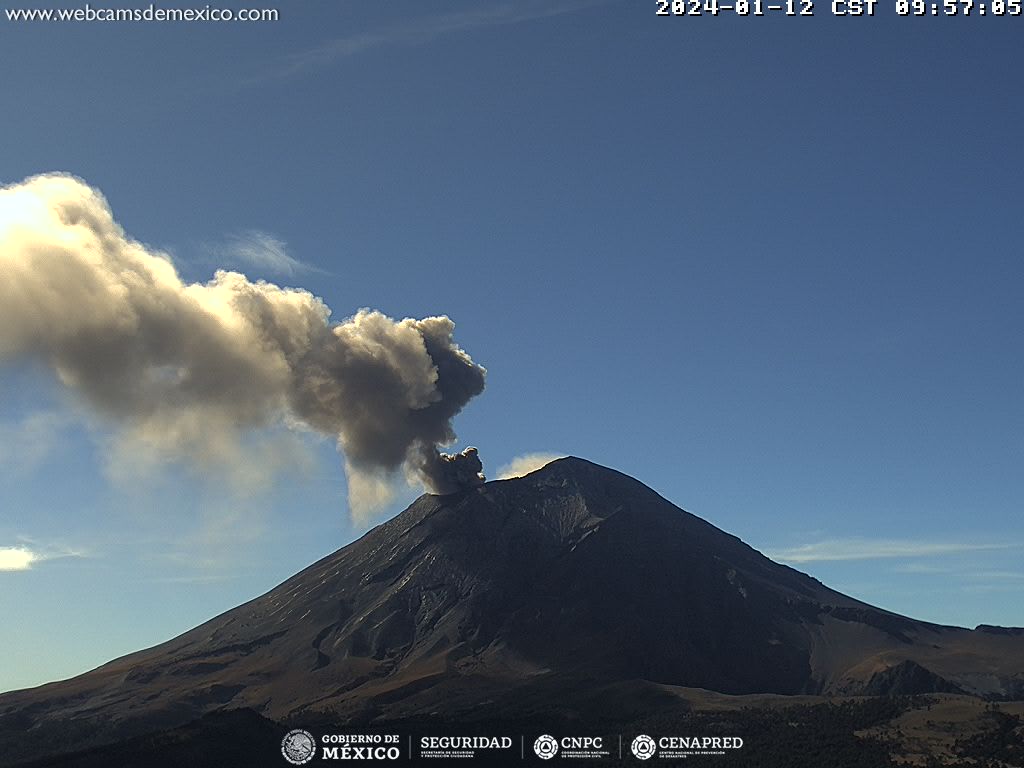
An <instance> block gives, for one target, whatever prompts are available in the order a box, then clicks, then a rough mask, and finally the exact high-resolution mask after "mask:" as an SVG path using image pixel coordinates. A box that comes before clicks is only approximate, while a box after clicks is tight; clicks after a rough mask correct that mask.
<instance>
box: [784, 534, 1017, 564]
mask: <svg viewBox="0 0 1024 768" xmlns="http://www.w3.org/2000/svg"><path fill="white" fill-rule="evenodd" d="M1020 546H1021V545H1020V544H1019V543H1005V542H1004V543H965V542H948V541H921V540H917V539H869V538H857V537H855V538H845V539H825V540H823V541H817V542H814V543H812V544H804V545H801V546H798V547H790V548H788V549H778V550H774V551H771V552H769V553H768V556H769V557H770V558H772V559H773V560H781V561H782V562H786V563H813V562H823V561H837V560H876V559H883V558H914V557H934V556H941V555H959V554H965V553H969V552H985V551H991V550H1005V549H1016V548H1019V547H1020Z"/></svg>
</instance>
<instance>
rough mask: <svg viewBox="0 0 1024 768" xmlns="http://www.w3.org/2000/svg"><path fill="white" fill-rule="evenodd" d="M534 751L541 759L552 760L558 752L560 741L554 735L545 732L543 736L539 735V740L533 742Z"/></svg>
mask: <svg viewBox="0 0 1024 768" xmlns="http://www.w3.org/2000/svg"><path fill="white" fill-rule="evenodd" d="M533 751H534V752H536V753H537V757H539V758H540V759H541V760H550V759H551V758H552V757H554V756H555V755H557V754H558V741H557V740H556V739H555V737H554V736H549V735H548V734H546V733H545V734H544V735H543V736H538V737H537V740H536V741H535V742H533Z"/></svg>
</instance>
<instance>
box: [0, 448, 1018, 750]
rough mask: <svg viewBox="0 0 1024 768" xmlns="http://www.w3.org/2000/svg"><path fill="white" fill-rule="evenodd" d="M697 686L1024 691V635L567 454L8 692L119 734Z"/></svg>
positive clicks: (24, 707) (29, 716) (439, 501)
mask: <svg viewBox="0 0 1024 768" xmlns="http://www.w3.org/2000/svg"><path fill="white" fill-rule="evenodd" d="M679 686H686V687H696V688H705V689H710V690H713V691H719V692H723V693H731V694H746V693H776V694H797V693H828V694H888V693H923V692H939V691H946V692H959V693H972V694H977V695H982V696H989V697H999V698H1006V697H1021V696H1022V695H1024V632H1022V631H1021V630H1012V629H1002V628H997V627H984V626H983V627H979V628H978V629H975V630H967V629H961V628H956V627H947V626H939V625H935V624H929V623H925V622H920V621H915V620H912V619H909V618H906V617H903V616H899V615H897V614H894V613H890V612H888V611H884V610H881V609H878V608H874V607H872V606H870V605H867V604H865V603H862V602H859V601H857V600H855V599H853V598H850V597H847V596H845V595H842V594H840V593H838V592H836V591H834V590H831V589H829V588H828V587H825V586H824V585H822V584H821V583H820V582H818V581H817V580H815V579H813V578H811V577H809V576H807V575H805V574H803V573H800V572H798V571H796V570H794V569H792V568H789V567H787V566H784V565H780V564H778V563H775V562H773V561H771V560H769V559H768V558H766V557H764V556H763V555H761V554H760V553H758V552H757V551H755V550H754V549H752V548H751V547H749V546H748V545H746V544H744V543H743V542H742V541H740V540H739V539H738V538H736V537H734V536H731V535H729V534H727V533H724V532H723V531H721V530H719V529H718V528H716V527H714V526H713V525H711V524H710V523H708V522H705V521H704V520H701V519H700V518H697V517H695V516H693V515H691V514H688V513H687V512H684V511H683V510H681V509H679V508H678V507H676V506H674V505H673V504H671V503H670V502H668V501H666V500H665V499H663V498H662V497H661V496H659V495H658V494H657V493H655V492H654V491H652V490H651V489H650V488H647V487H646V486H644V485H643V484H641V483H640V482H638V481H636V480H634V479H632V478H630V477H628V476H626V475H623V474H621V473H619V472H616V471H613V470H610V469H606V468H604V467H600V466H597V465H595V464H592V463H590V462H587V461H583V460H581V459H576V458H566V459H561V460H558V461H555V462H552V463H551V464H549V465H547V466H546V467H544V468H543V469H541V470H539V471H537V472H534V473H532V474H530V475H527V476H526V477H522V478H517V479H513V480H505V481H497V482H489V483H486V484H485V485H483V486H480V487H478V488H474V489H471V490H467V491H465V492H462V493H459V494H454V495H449V496H434V495H425V496H422V497H421V498H419V499H418V500H417V501H416V502H414V503H413V504H412V505H411V506H410V507H409V508H408V509H407V510H405V511H404V512H402V513H401V514H400V515H398V516H397V517H395V518H393V519H392V520H390V521H388V522H387V523H384V524H383V525H380V526H378V527H377V528H374V529H373V530H371V531H370V532H369V533H367V534H366V535H365V536H363V537H362V538H361V539H359V540H358V541H355V542H353V543H352V544H349V545H348V546H346V547H343V548H342V549H340V550H338V551H337V552H335V553H334V554H332V555H329V556H328V557H326V558H324V559H323V560H321V561H319V562H317V563H315V564H314V565H311V566H310V567H308V568H306V569H305V570H304V571H302V572H300V573H298V574H297V575H295V576H294V577H292V578H290V579H289V580H287V581H286V582H284V583H283V584H281V585H280V586H278V587H276V588H274V589H272V590H271V591H270V592H268V593H267V594H265V595H263V596H262V597H259V598H257V599H255V600H252V601H251V602H248V603H246V604H244V605H241V606H239V607H237V608H235V609H233V610H230V611H228V612H227V613H225V614H223V615H221V616H218V617H217V618H215V619H212V620H211V621H209V622H207V623H205V624H203V625H201V626H199V627H197V628H195V629H193V630H191V631H189V632H186V633H185V634H183V635H181V636H180V637H177V638H175V639H174V640H171V641H169V642H166V643H163V644H162V645H159V646H156V647H154V648H150V649H148V650H144V651H140V652H138V653H134V654H131V655H129V656H125V657H124V658H121V659H117V660H115V661H112V662H110V663H109V664H106V665H104V666H102V667H100V668H98V669H96V670H93V671H91V672H88V673H86V674H83V675H80V676H78V677H76V678H73V679H70V680H66V681H63V682H57V683H51V684H49V685H44V686H41V687H39V688H34V689H30V690H24V691H15V692H12V693H7V694H4V695H0V745H6V744H9V743H13V741H12V740H11V738H6V739H5V738H4V735H7V736H8V737H9V735H10V734H11V733H14V732H17V733H24V732H25V731H28V732H30V733H32V732H36V733H40V734H46V733H53V732H57V731H58V730H60V731H61V732H62V733H64V734H65V736H66V739H65V743H67V741H68V739H70V741H71V743H72V745H76V746H82V745H88V744H95V743H103V742H104V741H114V740H117V739H121V738H124V737H126V736H130V735H133V734H139V733H145V732H147V731H153V730H157V729H161V728H170V727H174V726H177V725H181V724H184V723H187V722H190V721H192V720H194V719H196V718H198V717H201V716H203V715H204V714H207V713H210V712H213V711H217V710H221V709H238V708H247V709H252V710H255V711H256V712H258V713H260V714H261V715H263V716H264V717H267V718H270V719H275V720H282V719H287V718H294V717H295V716H296V715H297V714H302V713H305V714H310V713H312V712H329V713H331V715H332V716H333V717H336V718H340V719H342V720H344V721H348V722H372V721H381V720H392V719H399V718H409V717H414V716H418V715H441V716H444V717H447V718H449V719H450V720H455V721H457V720H459V719H460V718H468V717H473V716H477V715H479V714H480V713H481V712H491V713H494V714H495V715H496V716H505V715H508V714H510V713H516V712H523V711H527V710H529V711H531V712H538V711H545V710H548V709H550V710H554V709H559V710H561V711H569V710H572V709H573V708H574V707H575V708H580V709H582V708H583V707H585V706H587V705H588V702H589V705H590V706H596V704H595V702H602V701H603V702H612V703H610V704H608V706H615V707H627V708H628V707H640V708H642V707H643V706H645V704H644V702H645V701H646V700H647V699H646V698H645V697H649V696H650V695H653V693H654V692H658V693H661V694H662V695H663V694H664V692H665V691H668V690H672V689H673V688H674V687H679ZM556 691H557V695H556V694H555V693H554V692H556ZM68 733H70V734H71V736H67V734H68ZM75 734H80V735H79V736H75ZM8 759H9V758H8ZM0 762H2V760H0Z"/></svg>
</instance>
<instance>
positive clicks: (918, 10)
mask: <svg viewBox="0 0 1024 768" xmlns="http://www.w3.org/2000/svg"><path fill="white" fill-rule="evenodd" d="M814 3H815V0H728V2H723V0H655V6H656V10H655V14H656V15H658V16H718V15H719V14H721V13H734V14H736V15H737V16H766V15H773V16H775V15H779V16H813V15H814V10H815V8H814ZM826 3H827V5H828V8H829V10H830V11H831V12H832V15H833V16H874V15H875V11H876V9H877V7H878V4H879V0H826ZM1022 3H1024V0H895V10H896V15H897V16H975V17H977V16H1020V15H1021V5H1022ZM886 7H887V8H891V7H892V6H890V5H888V4H887V5H886Z"/></svg>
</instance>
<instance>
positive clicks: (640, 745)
mask: <svg viewBox="0 0 1024 768" xmlns="http://www.w3.org/2000/svg"><path fill="white" fill-rule="evenodd" d="M629 748H630V749H631V750H633V756H634V757H636V758H638V759H640V760H649V759H650V758H652V757H654V753H655V752H657V751H658V745H657V744H655V743H654V739H652V738H651V737H650V736H648V735H647V734H646V733H641V734H640V735H639V736H637V737H636V738H635V739H633V743H632V744H631V745H630V747H629Z"/></svg>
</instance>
